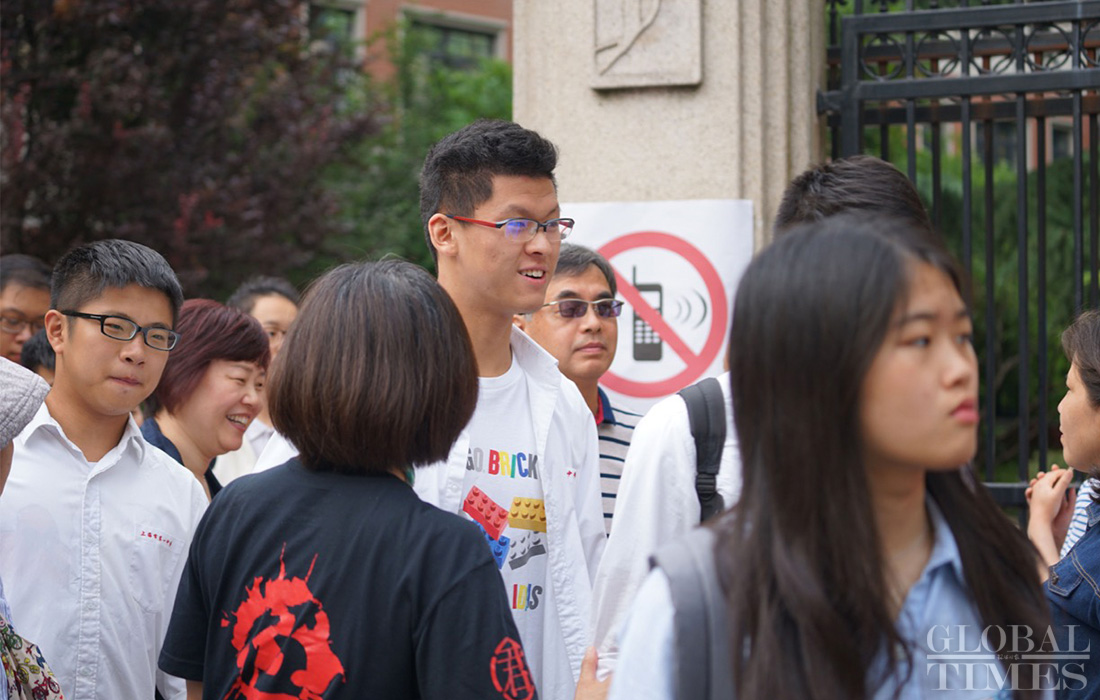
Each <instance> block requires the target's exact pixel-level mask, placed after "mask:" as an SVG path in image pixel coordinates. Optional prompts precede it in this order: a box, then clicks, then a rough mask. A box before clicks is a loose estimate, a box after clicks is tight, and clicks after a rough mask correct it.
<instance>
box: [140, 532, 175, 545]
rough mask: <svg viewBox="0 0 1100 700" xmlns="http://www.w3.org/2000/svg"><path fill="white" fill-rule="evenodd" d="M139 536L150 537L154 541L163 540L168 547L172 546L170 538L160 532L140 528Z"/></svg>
mask: <svg viewBox="0 0 1100 700" xmlns="http://www.w3.org/2000/svg"><path fill="white" fill-rule="evenodd" d="M140 536H141V537H146V538H148V539H151V540H153V541H155V542H163V543H164V544H166V545H168V546H169V547H171V546H172V538H170V537H165V536H164V535H162V534H160V533H157V532H153V531H152V530H145V529H142V530H141V535H140Z"/></svg>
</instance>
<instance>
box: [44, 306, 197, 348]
mask: <svg viewBox="0 0 1100 700" xmlns="http://www.w3.org/2000/svg"><path fill="white" fill-rule="evenodd" d="M61 313H62V314H64V315H66V316H75V317H76V318H87V319H90V320H92V321H99V332H100V333H102V334H103V335H105V336H107V337H108V338H113V339H114V340H133V339H134V337H135V336H137V334H138V333H141V336H142V339H144V341H145V344H146V345H148V346H149V347H151V348H153V349H154V350H164V351H168V350H171V349H172V348H174V347H176V343H178V342H179V340H180V334H179V333H177V332H175V331H174V330H171V329H169V328H160V327H157V326H151V327H146V328H142V327H141V326H139V325H138V324H136V323H134V322H133V321H131V320H130V319H128V318H125V317H123V316H104V315H103V314H86V313H82V312H80V311H62V312H61Z"/></svg>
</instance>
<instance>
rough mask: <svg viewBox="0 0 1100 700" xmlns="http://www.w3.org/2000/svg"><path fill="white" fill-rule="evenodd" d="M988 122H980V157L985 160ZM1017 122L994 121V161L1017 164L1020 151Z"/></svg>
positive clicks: (978, 125)
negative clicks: (1017, 155)
mask: <svg viewBox="0 0 1100 700" xmlns="http://www.w3.org/2000/svg"><path fill="white" fill-rule="evenodd" d="M987 123H988V122H978V124H977V127H978V144H977V152H978V157H979V158H981V159H982V161H983V162H984V161H985V127H986V124H987ZM1016 137H1017V133H1016V122H1014V121H1012V122H993V162H994V163H1006V164H1008V165H1015V164H1016V154H1017V153H1019V150H1020V149H1019V143H1018V141H1017V138H1016Z"/></svg>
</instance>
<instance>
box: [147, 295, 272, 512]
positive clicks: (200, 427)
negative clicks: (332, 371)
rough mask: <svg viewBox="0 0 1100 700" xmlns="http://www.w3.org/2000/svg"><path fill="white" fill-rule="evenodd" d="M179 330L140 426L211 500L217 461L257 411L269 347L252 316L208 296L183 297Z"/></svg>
mask: <svg viewBox="0 0 1100 700" xmlns="http://www.w3.org/2000/svg"><path fill="white" fill-rule="evenodd" d="M176 331H178V332H179V334H180V340H179V344H178V345H176V347H175V348H174V349H173V350H172V354H171V355H170V356H169V358H168V364H167V365H166V366H165V368H164V375H163V376H162V377H161V380H160V384H159V385H157V389H156V391H155V392H154V393H153V399H154V402H155V404H156V406H157V410H156V413H155V414H154V415H153V418H152V419H150V420H146V421H145V423H144V424H143V425H142V426H141V432H142V434H143V435H144V436H145V439H146V440H148V441H149V442H150V443H151V444H153V445H155V446H156V447H159V448H160V449H162V450H164V451H165V452H166V453H168V455H169V456H170V457H172V458H173V459H175V460H176V461H177V462H179V463H180V464H182V465H183V466H185V467H187V468H188V469H189V470H191V472H192V473H193V474H194V475H195V477H196V478H197V479H198V480H199V481H200V482H201V483H202V485H203V488H205V489H206V492H207V495H209V496H210V497H211V498H213V497H214V495H215V494H217V492H218V491H220V490H221V484H219V483H218V480H217V479H216V478H215V477H214V474H213V472H212V471H211V467H212V466H213V462H214V459H215V458H216V457H218V456H219V455H223V454H225V453H227V452H231V451H233V450H237V449H239V448H240V446H241V442H242V441H243V439H244V432H245V430H246V429H247V428H248V425H249V424H250V423H251V422H252V421H253V420H254V419H255V418H256V416H257V415H258V414H259V412H260V406H261V397H260V392H261V390H262V389H263V382H264V376H265V374H266V372H267V365H268V362H269V361H270V359H271V351H270V349H269V348H268V342H267V336H266V335H265V334H264V330H263V328H262V327H261V326H260V323H259V322H258V321H257V320H256V319H254V318H252V317H251V316H249V315H248V314H246V313H244V312H243V311H239V310H237V309H233V308H230V307H228V306H223V305H222V304H219V303H218V302H216V301H211V300H209V299H189V300H188V301H186V302H184V304H183V307H182V308H181V309H180V316H179V322H178V323H177V324H176Z"/></svg>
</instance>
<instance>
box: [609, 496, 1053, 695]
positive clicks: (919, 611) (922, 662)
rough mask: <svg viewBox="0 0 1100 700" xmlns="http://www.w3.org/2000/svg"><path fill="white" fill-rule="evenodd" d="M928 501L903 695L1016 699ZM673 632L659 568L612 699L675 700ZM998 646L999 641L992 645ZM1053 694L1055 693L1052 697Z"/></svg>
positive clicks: (632, 628) (902, 618) (629, 629)
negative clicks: (929, 532) (927, 544)
mask: <svg viewBox="0 0 1100 700" xmlns="http://www.w3.org/2000/svg"><path fill="white" fill-rule="evenodd" d="M927 503H928V511H929V515H930V519H931V521H932V528H933V535H934V537H935V543H934V544H933V547H932V554H931V556H930V557H929V559H928V563H927V565H925V567H924V570H923V571H922V572H921V575H920V578H919V579H918V580H917V582H916V583H915V584H913V587H912V588H910V589H909V593H908V595H907V596H906V597H905V603H904V604H903V606H902V610H901V614H900V615H899V618H898V623H897V624H898V632H899V633H900V634H901V636H902V638H903V639H905V640H907V641H908V642H909V643H910V644H911V651H912V655H913V670H912V673H911V674H910V675H909V677H908V678H907V679H905V680H904V682H902V683H901V693H900V695H899V696H898V697H899V698H902V699H904V700H915V699H917V698H952V699H955V698H959V699H960V700H962V699H966V700H970V699H974V700H978V699H983V700H984V699H986V698H997V699H998V700H1000V699H1001V698H1005V699H1007V698H1010V697H1011V696H1012V691H1011V688H1010V686H1011V682H1012V681H1011V677H1010V676H1006V674H1005V668H1004V666H1003V665H1002V664H1001V663H1000V662H998V660H997V658H996V653H995V652H994V651H989V650H987V649H984V648H982V646H981V642H980V637H981V633H982V630H983V629H984V627H985V625H984V624H983V623H982V621H981V619H980V617H979V615H978V611H977V609H976V608H975V607H974V606H973V604H971V602H970V600H969V593H968V591H967V588H966V583H965V581H966V579H965V578H964V576H963V568H962V559H961V558H960V556H959V550H958V546H957V545H956V543H955V537H954V535H952V533H951V529H950V528H949V527H948V525H947V522H946V521H945V520H944V518H943V514H942V513H941V512H940V510H939V508H938V507H937V506H936V505H935V503H934V502H933V501H932V500H931V499H929V500H928V502H927ZM674 634H675V633H674V627H673V606H672V599H671V595H670V592H669V586H668V578H667V577H666V576H665V574H664V573H663V572H662V571H661V570H660V569H656V570H654V571H651V572H650V574H649V577H648V578H647V579H646V581H645V583H644V584H643V586H642V588H641V590H640V591H639V593H638V597H637V598H636V599H635V602H634V606H633V608H632V610H631V613H630V616H629V618H628V619H627V622H626V624H625V626H624V627H623V631H622V635H621V644H620V656H619V664H618V669H617V672H616V673H615V676H614V678H613V680H612V682H611V691H610V695H609V699H610V700H627V699H630V700H672V699H673V698H674V697H675V692H674V688H673V685H674V682H675V674H674V666H675V653H676V652H675V638H674ZM837 641H838V643H842V642H843V640H837ZM998 641H999V640H997V639H994V640H993V642H992V644H993V645H996V644H997V643H998ZM1035 641H1036V643H1038V641H1040V640H1035ZM1011 644H1012V641H1011V640H1008V641H1007V642H1006V646H1004V647H1002V651H1009V650H1010V646H1009V645H1011ZM1020 646H1021V647H1024V646H1026V644H1022V645H1020ZM879 658H880V660H879V661H878V662H877V663H876V664H874V666H876V667H877V668H881V665H882V664H884V663H885V658H886V657H885V656H880V657H879ZM968 675H969V678H968ZM876 676H878V674H875V673H872V674H869V675H868V683H869V685H870V684H871V683H873V682H874V678H875V677H876ZM896 684H897V681H895V680H893V679H891V680H890V681H889V682H887V683H885V684H881V685H879V686H877V687H874V688H873V697H875V698H883V699H885V698H890V697H893V692H894V688H895V685H896ZM868 690H871V688H870V687H869V688H868ZM1052 696H1053V693H1048V694H1047V695H1046V697H1048V698H1049V697H1052Z"/></svg>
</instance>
